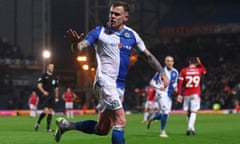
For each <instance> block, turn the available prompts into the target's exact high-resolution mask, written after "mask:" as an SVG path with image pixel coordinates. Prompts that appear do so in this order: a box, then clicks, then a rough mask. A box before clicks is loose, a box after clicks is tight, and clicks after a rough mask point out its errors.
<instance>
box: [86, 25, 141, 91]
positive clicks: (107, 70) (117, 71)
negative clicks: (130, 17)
mask: <svg viewBox="0 0 240 144" xmlns="http://www.w3.org/2000/svg"><path fill="white" fill-rule="evenodd" d="M85 40H87V41H88V43H89V44H90V45H93V44H95V49H96V58H97V62H98V69H97V73H96V78H95V82H96V81H101V82H103V83H104V84H105V85H113V84H116V87H118V88H125V79H126V76H127V71H128V66H129V63H130V60H129V57H130V53H131V49H132V48H133V47H135V48H136V49H137V50H138V51H140V52H143V51H144V50H145V49H146V47H145V44H144V42H143V40H142V39H141V38H140V37H139V35H138V34H137V33H136V32H135V31H134V30H133V29H131V28H129V27H127V26H124V28H123V30H122V31H121V32H118V31H115V30H113V29H111V28H109V27H108V26H97V27H96V28H95V29H94V30H92V31H91V32H90V33H89V34H88V35H87V36H86V37H85Z"/></svg>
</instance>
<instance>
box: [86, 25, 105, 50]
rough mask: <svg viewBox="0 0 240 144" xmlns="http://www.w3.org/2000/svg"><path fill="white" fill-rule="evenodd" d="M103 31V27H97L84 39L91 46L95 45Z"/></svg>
mask: <svg viewBox="0 0 240 144" xmlns="http://www.w3.org/2000/svg"><path fill="white" fill-rule="evenodd" d="M101 29H102V26H97V27H96V28H95V29H93V30H92V31H90V32H89V33H88V34H87V35H86V36H85V38H84V39H85V40H87V41H88V43H89V44H90V45H93V44H94V43H95V42H96V41H97V40H98V37H99V34H100V32H101Z"/></svg>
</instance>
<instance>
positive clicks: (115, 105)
mask: <svg viewBox="0 0 240 144" xmlns="http://www.w3.org/2000/svg"><path fill="white" fill-rule="evenodd" d="M119 106H120V104H119V102H118V101H117V100H113V101H112V107H113V108H116V107H119Z"/></svg>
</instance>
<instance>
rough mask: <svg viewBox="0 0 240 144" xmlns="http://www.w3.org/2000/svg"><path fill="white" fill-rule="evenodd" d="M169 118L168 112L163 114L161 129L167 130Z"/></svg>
mask: <svg viewBox="0 0 240 144" xmlns="http://www.w3.org/2000/svg"><path fill="white" fill-rule="evenodd" d="M167 120H168V114H162V117H161V131H165V128H166V125H167Z"/></svg>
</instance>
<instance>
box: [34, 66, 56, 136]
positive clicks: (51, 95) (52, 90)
mask: <svg viewBox="0 0 240 144" xmlns="http://www.w3.org/2000/svg"><path fill="white" fill-rule="evenodd" d="M53 72H54V64H48V65H47V67H46V72H45V73H44V74H43V75H42V76H41V77H39V78H38V85H37V87H38V89H39V90H40V92H41V93H42V96H43V107H44V108H43V112H42V113H41V114H40V116H39V118H38V121H37V123H36V124H35V126H34V130H35V131H38V128H39V125H40V123H41V121H42V119H43V118H44V117H45V116H47V129H46V130H47V132H53V130H52V129H51V127H50V125H51V121H52V113H53V107H54V104H55V102H58V100H59V99H58V96H59V88H58V85H59V83H58V80H57V78H56V77H55V76H54V75H53Z"/></svg>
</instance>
